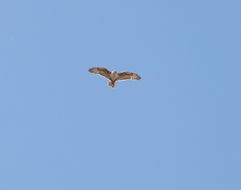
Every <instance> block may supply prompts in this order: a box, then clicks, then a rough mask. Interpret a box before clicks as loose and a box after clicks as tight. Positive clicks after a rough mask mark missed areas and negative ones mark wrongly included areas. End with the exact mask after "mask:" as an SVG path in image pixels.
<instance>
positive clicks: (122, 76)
mask: <svg viewBox="0 0 241 190" xmlns="http://www.w3.org/2000/svg"><path fill="white" fill-rule="evenodd" d="M89 72H91V73H94V74H98V75H101V76H104V77H105V78H107V79H109V84H108V85H109V86H110V87H112V88H114V87H115V82H116V81H118V80H120V81H121V80H140V79H141V77H140V76H139V75H138V74H136V73H132V72H122V73H118V72H116V71H109V70H108V69H106V68H104V67H92V68H90V69H89Z"/></svg>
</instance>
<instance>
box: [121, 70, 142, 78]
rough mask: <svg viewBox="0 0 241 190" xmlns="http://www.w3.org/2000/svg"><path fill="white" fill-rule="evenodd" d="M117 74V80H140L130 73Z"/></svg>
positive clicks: (137, 76)
mask: <svg viewBox="0 0 241 190" xmlns="http://www.w3.org/2000/svg"><path fill="white" fill-rule="evenodd" d="M118 74H119V77H118V80H140V79H141V77H140V75H138V74H136V73H132V72H123V73H118Z"/></svg>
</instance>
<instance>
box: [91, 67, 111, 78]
mask: <svg viewBox="0 0 241 190" xmlns="http://www.w3.org/2000/svg"><path fill="white" fill-rule="evenodd" d="M89 72H91V73H94V74H98V75H102V76H104V77H106V78H108V79H110V74H111V72H110V71H109V70H108V69H106V68H104V67H92V68H90V69H89Z"/></svg>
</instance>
